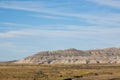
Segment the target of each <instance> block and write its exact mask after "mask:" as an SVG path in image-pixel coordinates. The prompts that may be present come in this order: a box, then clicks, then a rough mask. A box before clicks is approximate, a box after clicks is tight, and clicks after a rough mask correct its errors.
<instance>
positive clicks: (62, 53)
mask: <svg viewBox="0 0 120 80" xmlns="http://www.w3.org/2000/svg"><path fill="white" fill-rule="evenodd" d="M15 63H37V64H100V63H120V48H106V49H97V50H86V51H84V50H76V49H67V50H58V51H44V52H39V53H37V54H35V55H33V56H30V57H27V58H25V59H22V60H19V61H16V62H15Z"/></svg>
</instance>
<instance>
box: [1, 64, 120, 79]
mask: <svg viewBox="0 0 120 80" xmlns="http://www.w3.org/2000/svg"><path fill="white" fill-rule="evenodd" d="M119 75H120V64H89V65H16V64H1V65H0V80H65V79H68V78H76V79H75V80H88V79H90V80H117V79H118V78H119V79H118V80H120V76H119Z"/></svg>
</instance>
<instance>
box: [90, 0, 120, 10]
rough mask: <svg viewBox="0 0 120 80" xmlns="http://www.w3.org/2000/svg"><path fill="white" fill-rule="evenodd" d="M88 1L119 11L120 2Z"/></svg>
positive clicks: (113, 0)
mask: <svg viewBox="0 0 120 80" xmlns="http://www.w3.org/2000/svg"><path fill="white" fill-rule="evenodd" d="M89 1H92V2H95V3H97V4H101V5H106V6H110V7H114V8H118V9H120V0H89Z"/></svg>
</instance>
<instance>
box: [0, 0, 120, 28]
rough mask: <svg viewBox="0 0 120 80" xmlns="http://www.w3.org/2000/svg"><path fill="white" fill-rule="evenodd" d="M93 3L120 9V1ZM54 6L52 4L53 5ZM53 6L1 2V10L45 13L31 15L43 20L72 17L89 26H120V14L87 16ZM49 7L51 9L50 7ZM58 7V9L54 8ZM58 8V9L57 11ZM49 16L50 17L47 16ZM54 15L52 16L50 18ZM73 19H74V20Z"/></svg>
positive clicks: (26, 2) (93, 0)
mask: <svg viewBox="0 0 120 80" xmlns="http://www.w3.org/2000/svg"><path fill="white" fill-rule="evenodd" d="M90 1H92V2H96V3H100V4H103V3H104V4H107V5H108V4H111V5H114V6H115V5H116V7H119V6H120V5H118V4H120V1H116V0H114V1H113V0H105V1H103V0H90ZM51 5H52V4H51ZM51 5H46V4H45V3H41V2H38V3H37V2H32V1H25V2H13V1H11V2H7V1H6V2H1V3H0V7H1V8H9V9H17V10H25V11H33V12H38V13H45V14H46V15H42V16H41V15H31V16H34V17H43V18H49V19H50V18H51V19H66V17H70V18H71V19H73V18H77V19H79V20H82V21H84V22H87V23H89V24H95V25H101V26H120V24H119V23H120V14H119V13H113V12H109V13H108V12H107V14H106V12H105V13H104V14H101V13H98V14H87V13H69V12H66V11H62V10H60V9H59V7H58V6H57V7H56V5H54V6H52V7H50V6H51ZM48 6H49V7H48ZM53 7H56V8H53ZM57 8H58V9H57ZM47 14H49V15H47ZM50 15H52V16H50ZM72 17H73V18H72Z"/></svg>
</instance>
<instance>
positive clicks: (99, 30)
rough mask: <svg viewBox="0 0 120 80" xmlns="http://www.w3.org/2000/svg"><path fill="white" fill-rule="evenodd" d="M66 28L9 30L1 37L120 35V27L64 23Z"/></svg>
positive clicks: (0, 35)
mask: <svg viewBox="0 0 120 80" xmlns="http://www.w3.org/2000/svg"><path fill="white" fill-rule="evenodd" d="M63 26H64V28H66V30H65V29H64V30H60V29H58V30H47V29H46V30H44V29H43V30H40V29H28V30H18V31H8V32H3V33H0V38H13V37H23V36H36V37H37V36H39V37H40V36H44V37H79V36H80V35H81V38H82V37H89V36H94V37H97V36H108V35H111V36H113V37H114V36H115V35H116V36H118V35H120V28H103V27H95V26H83V27H82V26H76V25H63Z"/></svg>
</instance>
